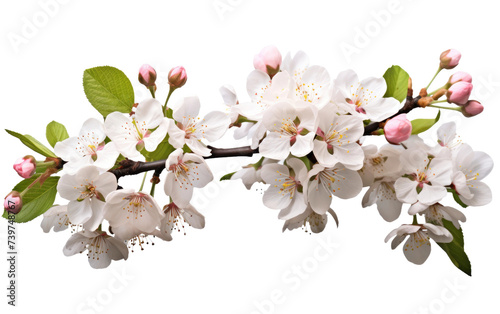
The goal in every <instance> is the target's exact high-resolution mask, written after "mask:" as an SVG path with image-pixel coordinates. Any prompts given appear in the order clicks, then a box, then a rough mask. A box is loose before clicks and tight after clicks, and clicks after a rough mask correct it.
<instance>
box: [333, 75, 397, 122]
mask: <svg viewBox="0 0 500 314" xmlns="http://www.w3.org/2000/svg"><path fill="white" fill-rule="evenodd" d="M334 89H337V90H338V93H336V95H337V99H334V102H339V103H342V102H343V103H347V104H348V105H350V107H351V113H352V114H355V115H358V116H361V117H362V118H363V119H370V120H372V121H382V120H384V119H386V118H388V117H390V116H392V115H393V114H395V113H396V112H397V111H398V109H399V107H400V106H401V104H400V102H399V101H398V100H396V99H395V98H392V97H389V98H384V95H385V92H386V90H387V84H386V82H385V79H384V78H374V77H369V78H367V79H364V80H363V81H359V79H358V75H357V74H356V73H355V72H354V71H352V70H347V71H344V72H341V73H340V74H339V75H338V76H337V79H336V80H335V81H334Z"/></svg>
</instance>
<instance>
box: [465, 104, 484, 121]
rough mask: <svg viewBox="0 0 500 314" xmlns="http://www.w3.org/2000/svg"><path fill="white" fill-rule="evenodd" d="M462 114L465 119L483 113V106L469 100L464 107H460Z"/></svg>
mask: <svg viewBox="0 0 500 314" xmlns="http://www.w3.org/2000/svg"><path fill="white" fill-rule="evenodd" d="M460 109H462V114H463V115H464V116H466V117H467V118H470V117H473V116H477V115H478V114H480V113H481V112H483V109H484V107H483V105H481V103H480V102H479V101H477V100H469V101H468V102H467V103H466V104H465V105H464V106H462V107H461V108H460Z"/></svg>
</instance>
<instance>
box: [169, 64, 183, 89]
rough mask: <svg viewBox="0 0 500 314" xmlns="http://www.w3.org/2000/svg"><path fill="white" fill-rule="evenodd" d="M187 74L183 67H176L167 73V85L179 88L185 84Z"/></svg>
mask: <svg viewBox="0 0 500 314" xmlns="http://www.w3.org/2000/svg"><path fill="white" fill-rule="evenodd" d="M186 81H187V74H186V69H184V67H181V66H178V67H175V68H172V70H170V72H168V83H169V84H170V86H171V87H173V88H180V87H182V86H184V84H186Z"/></svg>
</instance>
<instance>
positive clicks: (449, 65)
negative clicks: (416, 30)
mask: <svg viewBox="0 0 500 314" xmlns="http://www.w3.org/2000/svg"><path fill="white" fill-rule="evenodd" d="M461 57H462V54H460V52H458V51H457V50H455V49H448V50H446V51H444V52H443V53H442V54H441V57H440V60H441V62H440V63H439V67H440V68H441V69H448V70H450V69H453V68H454V67H456V66H457V65H458V62H459V61H460V58H461Z"/></svg>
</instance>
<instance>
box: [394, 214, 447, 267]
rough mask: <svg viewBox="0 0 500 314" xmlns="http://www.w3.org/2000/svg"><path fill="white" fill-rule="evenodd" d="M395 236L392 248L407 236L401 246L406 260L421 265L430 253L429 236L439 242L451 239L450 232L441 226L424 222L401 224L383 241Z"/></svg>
mask: <svg viewBox="0 0 500 314" xmlns="http://www.w3.org/2000/svg"><path fill="white" fill-rule="evenodd" d="M394 236H396V237H395V238H394V239H393V240H392V243H391V248H392V249H393V250H394V249H395V248H396V247H397V246H398V245H399V244H400V243H401V242H403V240H404V239H406V237H407V236H410V237H409V238H408V240H406V242H405V244H404V246H403V252H404V254H405V257H406V259H407V260H408V261H410V262H412V263H414V264H417V265H421V264H423V263H424V262H425V261H426V260H427V258H428V257H429V255H430V254H431V242H430V238H432V239H433V240H434V241H436V242H439V243H449V242H451V241H453V236H452V235H451V233H450V232H449V231H448V230H446V229H445V228H443V227H441V226H435V225H433V224H429V223H425V224H423V225H402V226H401V227H399V228H396V229H394V230H392V231H391V233H389V234H388V235H387V237H386V238H385V242H386V243H387V241H389V240H390V239H391V238H392V237H394Z"/></svg>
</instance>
